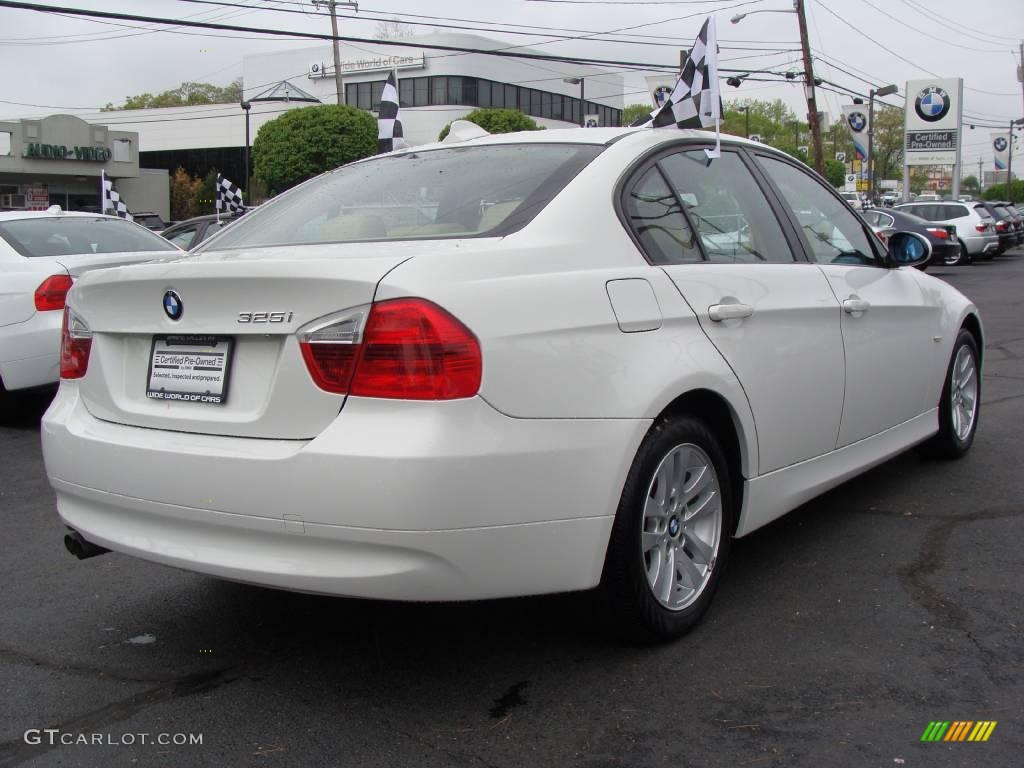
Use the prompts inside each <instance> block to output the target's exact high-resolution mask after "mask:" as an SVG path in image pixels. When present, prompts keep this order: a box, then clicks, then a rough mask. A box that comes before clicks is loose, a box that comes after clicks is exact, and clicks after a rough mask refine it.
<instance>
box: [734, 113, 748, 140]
mask: <svg viewBox="0 0 1024 768" xmlns="http://www.w3.org/2000/svg"><path fill="white" fill-rule="evenodd" d="M736 110H737V111H738V112H742V113H743V114H744V118H745V119H744V126H745V127H744V129H745V131H746V133H745V136H746V138H748V139H749V138H750V107H736Z"/></svg>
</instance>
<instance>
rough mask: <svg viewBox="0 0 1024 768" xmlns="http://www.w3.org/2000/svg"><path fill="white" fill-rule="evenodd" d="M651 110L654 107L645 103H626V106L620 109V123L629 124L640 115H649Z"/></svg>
mask: <svg viewBox="0 0 1024 768" xmlns="http://www.w3.org/2000/svg"><path fill="white" fill-rule="evenodd" d="M652 111H654V107H649V106H647V105H646V104H627V105H626V108H625V109H624V110H622V124H623V125H630V124H631V123H633V121H635V120H639V119H640V118H641V117H649V116H650V114H651V112H652Z"/></svg>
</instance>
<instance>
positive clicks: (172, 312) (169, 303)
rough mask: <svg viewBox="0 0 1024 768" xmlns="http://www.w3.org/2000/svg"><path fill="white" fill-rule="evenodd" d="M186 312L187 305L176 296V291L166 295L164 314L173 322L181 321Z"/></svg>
mask: <svg viewBox="0 0 1024 768" xmlns="http://www.w3.org/2000/svg"><path fill="white" fill-rule="evenodd" d="M184 311H185V305H184V304H183V303H182V301H181V296H179V295H178V294H176V293H175V292H174V291H168V292H167V293H165V294H164V312H166V313H167V316H168V317H169V318H171V320H181V315H182V313H183V312H184Z"/></svg>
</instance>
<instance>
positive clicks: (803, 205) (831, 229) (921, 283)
mask: <svg viewBox="0 0 1024 768" xmlns="http://www.w3.org/2000/svg"><path fill="white" fill-rule="evenodd" d="M757 162H758V165H759V166H760V167H761V168H762V169H763V170H764V171H765V173H766V174H767V176H768V177H769V179H771V181H772V183H773V185H774V187H775V189H776V190H777V191H778V193H779V194H780V196H781V198H782V199H783V200H784V201H785V202H786V203H787V205H788V207H789V208H790V209H791V210H792V211H793V215H794V217H796V218H797V219H798V220H799V219H800V214H799V212H800V211H811V212H812V216H811V218H814V219H817V220H818V221H820V222H822V224H820V225H812V226H808V225H806V224H803V225H802V226H801V230H802V231H801V238H802V239H803V242H804V247H805V248H806V249H807V252H808V253H809V255H810V257H811V258H812V259H813V260H814V261H815V262H816V263H817V264H818V267H819V269H820V270H821V271H822V273H823V274H824V275H825V276H826V277H827V278H828V281H829V284H830V285H831V286H832V290H833V291H834V293H835V297H836V298H837V299H838V300H839V301H840V303H841V304H842V308H843V311H842V334H843V347H844V349H845V351H846V396H845V398H844V401H843V418H842V424H841V425H840V428H839V440H838V442H837V443H836V447H837V448H841V447H842V446H845V445H849V444H851V443H854V442H857V441H858V440H862V439H864V438H866V437H870V436H872V435H875V434H878V433H879V432H882V431H883V430H886V429H888V428H890V427H894V426H896V425H897V424H901V423H903V422H904V421H907V420H909V419H912V418H914V417H915V416H918V415H920V414H921V413H924V412H925V411H927V410H928V409H930V408H934V407H935V405H936V403H937V402H938V400H939V393H938V392H937V391H936V382H941V376H936V374H935V371H936V363H937V362H938V364H939V365H940V367H941V361H939V360H938V356H940V355H941V349H942V346H941V344H940V343H939V342H941V341H942V339H941V337H937V336H936V334H937V333H938V332H939V328H940V327H941V324H940V303H939V302H940V298H939V294H938V291H936V290H929V287H928V283H927V282H926V281H927V278H926V277H924V276H923V275H921V274H920V273H919V272H917V271H916V270H914V269H913V268H909V267H908V268H900V269H890V268H888V267H886V266H885V263H884V259H883V253H882V252H881V248H880V247H878V246H876V244H875V241H874V238H872V237H871V235H870V233H869V232H868V231H867V229H866V228H865V227H864V226H863V224H862V223H861V222H860V221H859V220H858V218H857V216H856V215H855V214H853V213H852V212H850V210H849V209H848V208H847V207H846V206H845V205H843V204H842V201H841V200H840V199H839V197H838V196H837V195H835V194H834V193H833V192H832V191H831V190H830V189H829V188H828V187H826V186H825V185H824V184H823V183H822V182H821V181H819V180H818V179H816V178H815V177H813V176H812V175H811V174H810V173H808V172H807V171H805V170H803V169H802V168H800V167H798V166H797V165H796V164H795V163H792V162H789V161H788V160H783V159H780V158H778V157H776V156H774V155H772V156H769V155H766V154H760V153H759V154H758V155H757ZM805 218H806V217H805ZM947 346H948V344H947Z"/></svg>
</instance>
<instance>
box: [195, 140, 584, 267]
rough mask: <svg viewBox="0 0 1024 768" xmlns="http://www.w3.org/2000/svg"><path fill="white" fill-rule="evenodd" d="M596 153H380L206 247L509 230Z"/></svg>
mask: <svg viewBox="0 0 1024 768" xmlns="http://www.w3.org/2000/svg"><path fill="white" fill-rule="evenodd" d="M603 149H604V147H602V146H595V145H591V144H532V143H531V144H499V145H491V146H469V147H455V148H451V149H447V148H446V149H433V150H427V151H423V152H415V151H414V152H405V153H401V154H388V155H382V156H380V157H377V158H374V159H372V160H367V161H363V162H358V163H352V164H351V165H346V166H344V167H342V168H339V169H337V170H336V171H331V172H330V173H326V174H324V175H322V176H319V177H317V178H316V179H313V180H312V181H309V182H307V183H306V184H303V185H302V186H300V187H298V188H296V189H294V190H292V191H290V192H288V193H287V194H285V195H283V196H282V197H280V198H279V199H277V200H273V201H271V202H270V203H268V204H266V205H264V206H260V207H259V208H258V209H257V210H255V211H253V212H251V213H247V214H246V215H245V216H244V217H243V218H242V220H241V221H239V223H238V224H235V225H233V226H232V227H230V228H229V229H228V230H226V231H225V232H224V233H223V234H222V235H220V236H219V237H218V238H217V239H216V240H215V241H214V244H213V247H216V248H218V249H219V248H250V247H259V246H271V245H291V244H310V243H347V242H355V241H360V240H420V239H424V238H465V237H484V236H491V237H495V236H499V235H506V234H509V233H510V232H514V231H515V230H517V229H520V228H522V227H524V226H526V224H528V223H529V222H530V221H531V220H532V219H533V218H534V217H535V216H536V215H537V214H538V213H539V212H540V211H541V210H542V209H543V208H544V206H546V205H547V204H548V203H549V202H550V201H551V200H552V199H553V198H554V197H555V195H557V194H558V193H559V192H560V191H561V190H562V189H563V188H564V187H565V185H566V184H568V183H569V181H571V180H572V179H573V177H575V176H576V174H577V173H579V172H580V171H581V170H583V168H584V167H585V166H586V165H587V164H588V163H590V161H591V160H593V159H594V158H595V157H597V155H598V154H600V152H601V151H602V150H603ZM204 247H205V246H204Z"/></svg>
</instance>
